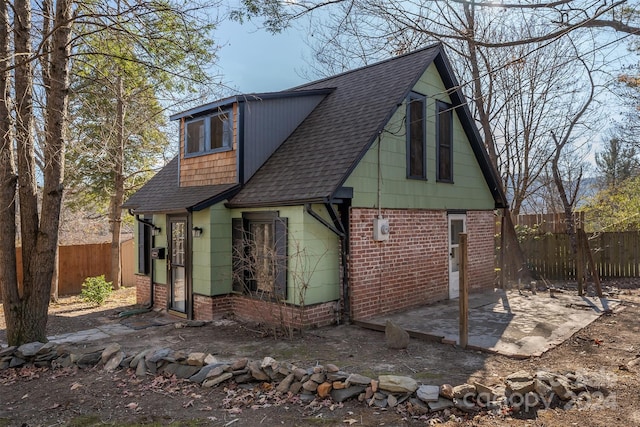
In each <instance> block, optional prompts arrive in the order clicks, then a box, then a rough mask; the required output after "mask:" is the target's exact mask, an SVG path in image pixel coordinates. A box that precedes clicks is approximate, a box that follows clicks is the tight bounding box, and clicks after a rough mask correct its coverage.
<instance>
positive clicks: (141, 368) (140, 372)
mask: <svg viewBox="0 0 640 427" xmlns="http://www.w3.org/2000/svg"><path fill="white" fill-rule="evenodd" d="M145 375H147V364H146V363H145V362H144V359H142V361H141V362H140V363H138V365H137V366H136V377H138V378H140V377H144V376H145Z"/></svg>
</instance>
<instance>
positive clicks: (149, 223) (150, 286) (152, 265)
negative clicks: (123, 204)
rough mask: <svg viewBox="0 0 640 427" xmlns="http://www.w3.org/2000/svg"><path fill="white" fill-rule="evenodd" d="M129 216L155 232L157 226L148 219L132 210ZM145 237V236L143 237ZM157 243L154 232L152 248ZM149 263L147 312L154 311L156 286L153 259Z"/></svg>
mask: <svg viewBox="0 0 640 427" xmlns="http://www.w3.org/2000/svg"><path fill="white" fill-rule="evenodd" d="M129 215H133V216H135V218H136V221H138V222H141V223H143V224H144V225H146V226H147V227H150V228H151V230H153V228H154V227H155V225H154V224H153V223H152V222H151V221H149V220H148V219H144V218H140V215H139V214H135V215H134V213H133V211H132V210H131V209H129ZM143 237H144V236H143ZM139 238H140V236H138V239H139ZM155 243H156V237H155V236H154V235H153V232H152V233H151V247H152V248H153V247H155ZM149 261H150V262H151V264H150V265H149V269H150V270H151V271H150V272H149V276H150V277H149V278H150V280H151V283H150V284H149V304H148V305H147V306H146V307H144V308H145V309H147V310H153V304H154V302H155V301H154V292H153V290H154V286H153V279H154V277H153V272H154V271H155V266H154V263H153V258H151V257H149Z"/></svg>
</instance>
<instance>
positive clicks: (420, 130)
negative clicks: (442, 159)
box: [407, 93, 427, 179]
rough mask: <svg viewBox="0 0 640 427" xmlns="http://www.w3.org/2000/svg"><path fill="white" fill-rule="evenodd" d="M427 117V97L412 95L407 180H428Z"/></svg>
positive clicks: (409, 118)
mask: <svg viewBox="0 0 640 427" xmlns="http://www.w3.org/2000/svg"><path fill="white" fill-rule="evenodd" d="M425 116H426V102H425V97H424V96H422V95H419V94H417V93H412V94H410V95H409V100H408V102H407V178H411V179H426V178H427V162H426V151H427V150H426V148H425V144H426V138H425V135H426V122H427V121H426V117H425Z"/></svg>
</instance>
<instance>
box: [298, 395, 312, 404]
mask: <svg viewBox="0 0 640 427" xmlns="http://www.w3.org/2000/svg"><path fill="white" fill-rule="evenodd" d="M314 400H316V395H315V394H310V393H302V394H300V401H301V402H303V403H311V402H313V401H314Z"/></svg>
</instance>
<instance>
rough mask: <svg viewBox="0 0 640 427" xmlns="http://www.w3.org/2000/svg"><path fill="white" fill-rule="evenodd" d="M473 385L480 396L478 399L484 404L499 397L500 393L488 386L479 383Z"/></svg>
mask: <svg viewBox="0 0 640 427" xmlns="http://www.w3.org/2000/svg"><path fill="white" fill-rule="evenodd" d="M473 385H474V386H475V388H476V393H477V394H478V399H480V400H481V401H482V402H485V403H486V402H489V401H491V400H495V399H496V397H497V396H498V394H499V393H498V391H497V390H495V389H493V388H491V387H489V386H488V385H484V384H482V383H479V382H477V381H476V382H474V383H473Z"/></svg>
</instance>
